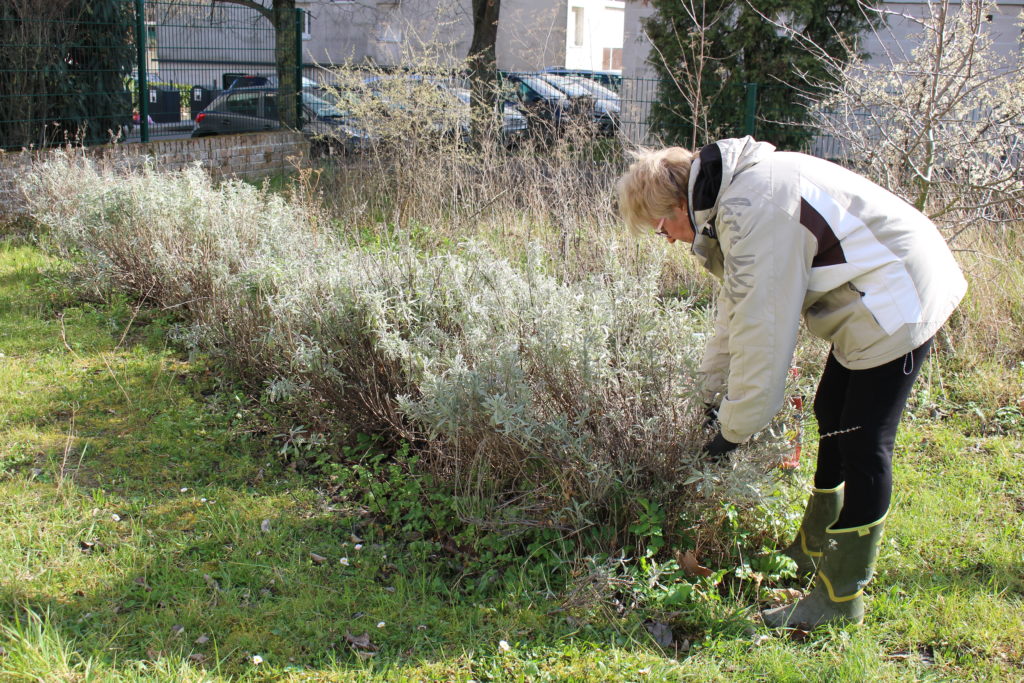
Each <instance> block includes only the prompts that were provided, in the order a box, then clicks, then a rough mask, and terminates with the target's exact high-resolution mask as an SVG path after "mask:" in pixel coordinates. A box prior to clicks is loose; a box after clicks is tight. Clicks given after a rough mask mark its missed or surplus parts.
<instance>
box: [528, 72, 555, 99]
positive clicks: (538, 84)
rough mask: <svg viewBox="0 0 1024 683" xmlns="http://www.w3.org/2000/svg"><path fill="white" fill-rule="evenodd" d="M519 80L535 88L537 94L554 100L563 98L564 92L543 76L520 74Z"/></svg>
mask: <svg viewBox="0 0 1024 683" xmlns="http://www.w3.org/2000/svg"><path fill="white" fill-rule="evenodd" d="M520 80H522V81H523V83H525V84H526V85H528V86H530V87H531V88H533V89H534V90H536V91H537V94H538V95H540V96H541V97H546V98H548V99H556V100H561V99H565V93H564V92H562V91H561V90H559V89H558V88H556V87H555V86H553V85H551V84H550V83H548V82H547V81H545V80H544V79H543V78H538V77H536V76H520Z"/></svg>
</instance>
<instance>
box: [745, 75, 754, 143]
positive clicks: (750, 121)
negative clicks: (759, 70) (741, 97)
mask: <svg viewBox="0 0 1024 683" xmlns="http://www.w3.org/2000/svg"><path fill="white" fill-rule="evenodd" d="M743 87H744V88H746V90H747V106H746V111H745V113H744V115H743V134H744V135H754V133H756V132H757V118H756V116H757V83H744V84H743Z"/></svg>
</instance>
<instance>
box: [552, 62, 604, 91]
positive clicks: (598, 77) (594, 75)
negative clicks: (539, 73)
mask: <svg viewBox="0 0 1024 683" xmlns="http://www.w3.org/2000/svg"><path fill="white" fill-rule="evenodd" d="M544 72H545V73H549V74H558V75H559V76H578V77H580V78H586V79H587V80H589V81H595V82H597V83H600V84H601V85H603V86H604V87H606V88H608V89H609V90H612V91H613V92H616V93H618V92H620V91H621V90H622V74H621V73H619V72H618V71H594V70H593V69H568V68H565V67H561V66H549V67H548V68H546V69H544Z"/></svg>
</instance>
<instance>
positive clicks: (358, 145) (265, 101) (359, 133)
mask: <svg viewBox="0 0 1024 683" xmlns="http://www.w3.org/2000/svg"><path fill="white" fill-rule="evenodd" d="M277 98H278V91H277V88H269V87H257V88H232V89H231V90H227V91H225V92H224V93H223V94H221V95H220V96H219V97H217V98H216V99H215V100H214V101H213V102H211V103H210V105H209V106H208V107H206V109H204V110H203V111H201V112H200V113H199V114H197V115H196V118H195V121H194V125H193V127H192V137H194V138H200V137H205V136H207V135H228V134H231V133H251V132H258V131H266V130H275V129H277V128H280V127H281V122H280V120H279V114H278V104H277ZM302 132H303V133H304V134H305V135H307V136H308V137H309V138H310V139H311V140H312V141H313V143H314V148H315V149H314V151H317V149H316V148H317V147H324V148H326V149H330V150H332V151H344V152H355V151H358V150H361V149H364V148H365V147H367V146H368V145H369V144H370V143H371V142H372V139H371V136H370V134H369V133H367V132H366V131H365V130H364V129H363V128H362V126H360V124H359V121H358V120H356V118H355V117H353V116H352V115H351V114H349V113H348V112H345V111H343V110H342V109H340V108H339V107H337V106H336V105H334V104H332V103H330V102H328V101H327V100H325V99H323V98H322V97H319V96H317V95H316V94H315V93H314V92H311V91H310V90H309V89H306V90H303V91H302Z"/></svg>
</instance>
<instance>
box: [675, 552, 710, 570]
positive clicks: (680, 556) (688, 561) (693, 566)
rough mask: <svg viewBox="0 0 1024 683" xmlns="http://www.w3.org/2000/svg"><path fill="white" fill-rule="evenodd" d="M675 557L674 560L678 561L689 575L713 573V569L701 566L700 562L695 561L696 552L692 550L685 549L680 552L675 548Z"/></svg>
mask: <svg viewBox="0 0 1024 683" xmlns="http://www.w3.org/2000/svg"><path fill="white" fill-rule="evenodd" d="M675 559H676V562H678V563H679V566H680V567H682V568H683V571H685V572H686V573H687V574H689V575H690V576H711V575H712V574H714V572H713V571H711V570H710V569H708V568H707V567H704V566H702V565H701V563H700V562H698V561H697V553H695V552H693V550H687V551H686V552H680V551H678V550H677V551H676V552H675Z"/></svg>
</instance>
